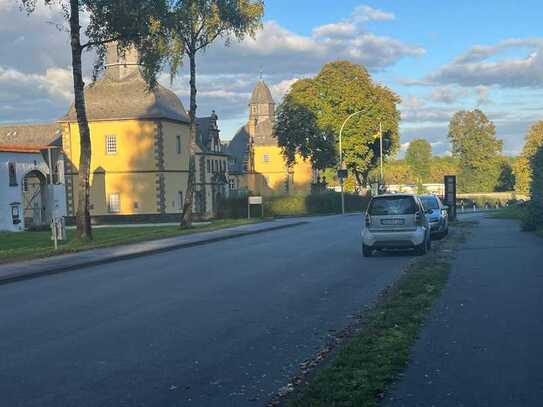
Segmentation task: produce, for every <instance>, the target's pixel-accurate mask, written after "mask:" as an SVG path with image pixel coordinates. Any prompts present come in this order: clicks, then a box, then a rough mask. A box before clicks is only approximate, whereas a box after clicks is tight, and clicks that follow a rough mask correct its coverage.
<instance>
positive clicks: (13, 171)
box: [8, 163, 17, 187]
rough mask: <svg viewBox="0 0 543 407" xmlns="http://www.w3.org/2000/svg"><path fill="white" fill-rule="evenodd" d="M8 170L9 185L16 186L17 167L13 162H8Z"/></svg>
mask: <svg viewBox="0 0 543 407" xmlns="http://www.w3.org/2000/svg"><path fill="white" fill-rule="evenodd" d="M8 172H9V186H10V187H16V186H17V169H16V167H15V163H8Z"/></svg>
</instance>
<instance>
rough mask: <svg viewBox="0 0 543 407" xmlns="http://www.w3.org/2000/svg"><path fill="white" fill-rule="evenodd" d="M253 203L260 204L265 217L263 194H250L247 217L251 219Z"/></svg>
mask: <svg viewBox="0 0 543 407" xmlns="http://www.w3.org/2000/svg"><path fill="white" fill-rule="evenodd" d="M251 205H260V207H261V209H262V212H261V214H262V217H264V200H263V199H262V197H261V196H250V197H249V199H248V200H247V219H251Z"/></svg>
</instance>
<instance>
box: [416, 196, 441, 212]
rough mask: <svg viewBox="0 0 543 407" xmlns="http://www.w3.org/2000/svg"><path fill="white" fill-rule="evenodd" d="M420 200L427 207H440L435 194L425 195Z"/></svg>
mask: <svg viewBox="0 0 543 407" xmlns="http://www.w3.org/2000/svg"><path fill="white" fill-rule="evenodd" d="M420 200H421V201H422V205H423V206H424V207H425V208H426V209H439V203H438V202H437V198H436V197H435V196H423V197H421V198H420Z"/></svg>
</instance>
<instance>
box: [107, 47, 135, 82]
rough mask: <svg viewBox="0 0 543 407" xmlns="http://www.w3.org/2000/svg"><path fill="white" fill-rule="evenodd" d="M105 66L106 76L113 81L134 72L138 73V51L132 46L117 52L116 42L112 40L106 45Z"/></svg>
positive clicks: (120, 79)
mask: <svg viewBox="0 0 543 407" xmlns="http://www.w3.org/2000/svg"><path fill="white" fill-rule="evenodd" d="M105 68H106V77H108V78H109V79H112V80H114V81H122V80H124V79H126V78H128V77H129V76H131V75H133V74H135V73H138V74H139V73H140V63H139V53H138V51H137V50H136V49H135V48H134V47H130V48H129V49H127V50H126V51H125V52H124V53H119V50H118V48H117V43H116V42H112V43H110V44H108V45H107V49H106V61H105Z"/></svg>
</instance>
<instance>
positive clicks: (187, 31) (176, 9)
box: [170, 0, 264, 227]
mask: <svg viewBox="0 0 543 407" xmlns="http://www.w3.org/2000/svg"><path fill="white" fill-rule="evenodd" d="M171 7H172V13H171V25H170V28H171V34H172V42H171V46H170V57H171V58H170V61H171V69H172V71H171V73H172V77H173V75H175V74H176V72H177V70H178V68H179V67H180V66H181V63H182V61H183V59H184V57H186V58H188V60H189V61H188V62H189V72H190V108H189V118H190V126H191V131H190V137H191V150H192V151H191V159H190V166H189V177H188V185H187V192H186V194H185V202H184V204H183V215H182V219H181V226H182V227H190V226H191V225H192V202H193V195H194V183H195V172H196V165H195V159H194V145H195V141H196V111H197V107H198V105H197V103H196V96H197V92H198V91H197V84H196V79H197V61H196V57H197V55H198V53H199V52H200V51H204V50H205V49H206V48H208V47H209V46H210V45H211V44H212V43H213V42H215V41H216V40H218V39H222V40H224V41H225V44H226V45H228V44H229V42H230V41H231V39H232V38H235V39H237V40H241V39H243V38H244V37H245V36H246V35H250V36H254V35H255V33H256V31H257V30H258V29H259V28H260V27H261V26H262V16H263V14H264V3H263V1H262V0H173V1H171Z"/></svg>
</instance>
